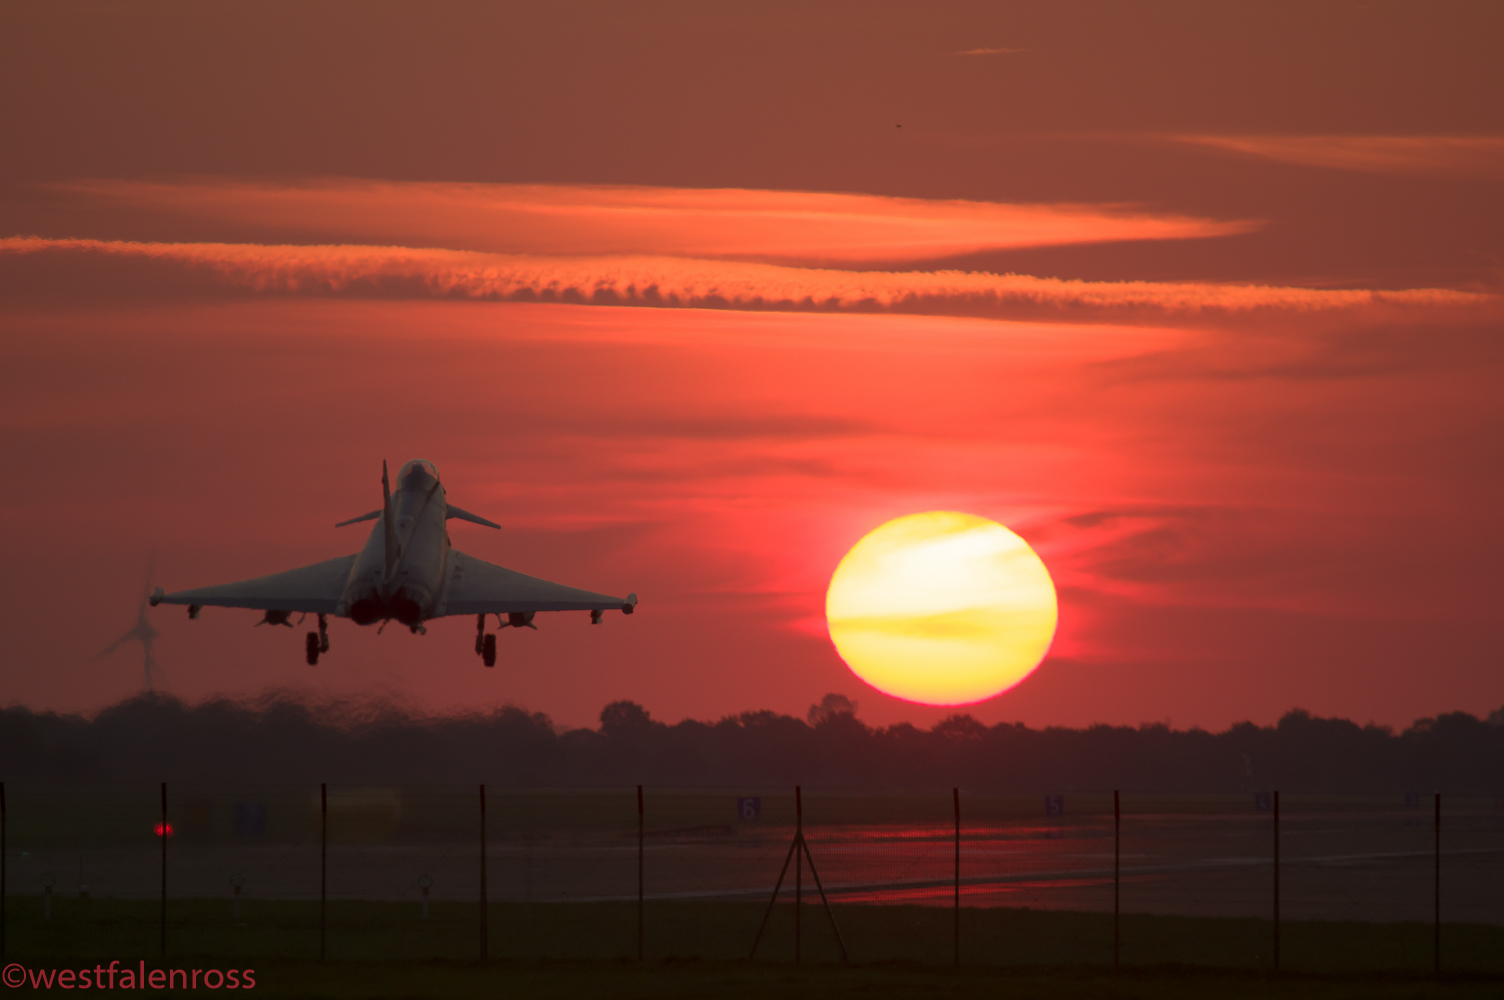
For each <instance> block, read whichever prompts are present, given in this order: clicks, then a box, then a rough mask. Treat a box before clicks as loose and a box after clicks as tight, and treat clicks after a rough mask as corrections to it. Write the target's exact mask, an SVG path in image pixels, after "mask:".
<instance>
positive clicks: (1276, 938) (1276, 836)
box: [1274, 791, 1279, 972]
mask: <svg viewBox="0 0 1504 1000" xmlns="http://www.w3.org/2000/svg"><path fill="white" fill-rule="evenodd" d="M1274 971H1275V972H1278V971H1279V792H1277V791H1276V792H1275V793H1274Z"/></svg>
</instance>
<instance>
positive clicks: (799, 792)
mask: <svg viewBox="0 0 1504 1000" xmlns="http://www.w3.org/2000/svg"><path fill="white" fill-rule="evenodd" d="M794 843H795V845H799V844H803V843H804V789H803V788H802V787H800V786H799V785H795V786H794ZM803 910H804V853H803V852H802V851H799V850H797V849H796V850H795V851H794V964H795V965H798V964H799V952H800V948H801V946H802V944H803V940H802V939H801V937H800V931H801V930H802V929H803V928H802V927H801V926H800V922H799V921H800V915H801V912H802V911H803Z"/></svg>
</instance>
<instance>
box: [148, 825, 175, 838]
mask: <svg viewBox="0 0 1504 1000" xmlns="http://www.w3.org/2000/svg"><path fill="white" fill-rule="evenodd" d="M152 829H153V831H154V832H155V833H156V835H157V836H158V837H160V836H162V831H163V830H166V831H167V836H169V837H171V836H172V824H171V823H166V824H163V823H158V824H157V825H156V826H154V827H153V828H152Z"/></svg>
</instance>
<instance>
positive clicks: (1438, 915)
mask: <svg viewBox="0 0 1504 1000" xmlns="http://www.w3.org/2000/svg"><path fill="white" fill-rule="evenodd" d="M1435 858H1436V916H1435V941H1434V942H1433V945H1434V949H1435V952H1436V974H1437V975H1438V976H1439V975H1441V793H1440V792H1437V793H1436V854H1435Z"/></svg>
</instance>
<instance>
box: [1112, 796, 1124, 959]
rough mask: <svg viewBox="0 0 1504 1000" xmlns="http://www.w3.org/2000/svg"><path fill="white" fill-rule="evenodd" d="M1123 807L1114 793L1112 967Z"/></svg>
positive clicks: (1115, 951)
mask: <svg viewBox="0 0 1504 1000" xmlns="http://www.w3.org/2000/svg"><path fill="white" fill-rule="evenodd" d="M1122 873H1123V807H1122V803H1121V802H1120V801H1119V796H1118V791H1117V789H1113V792H1112V967H1113V969H1116V968H1117V967H1118V915H1119V904H1120V902H1121V899H1122Z"/></svg>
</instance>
